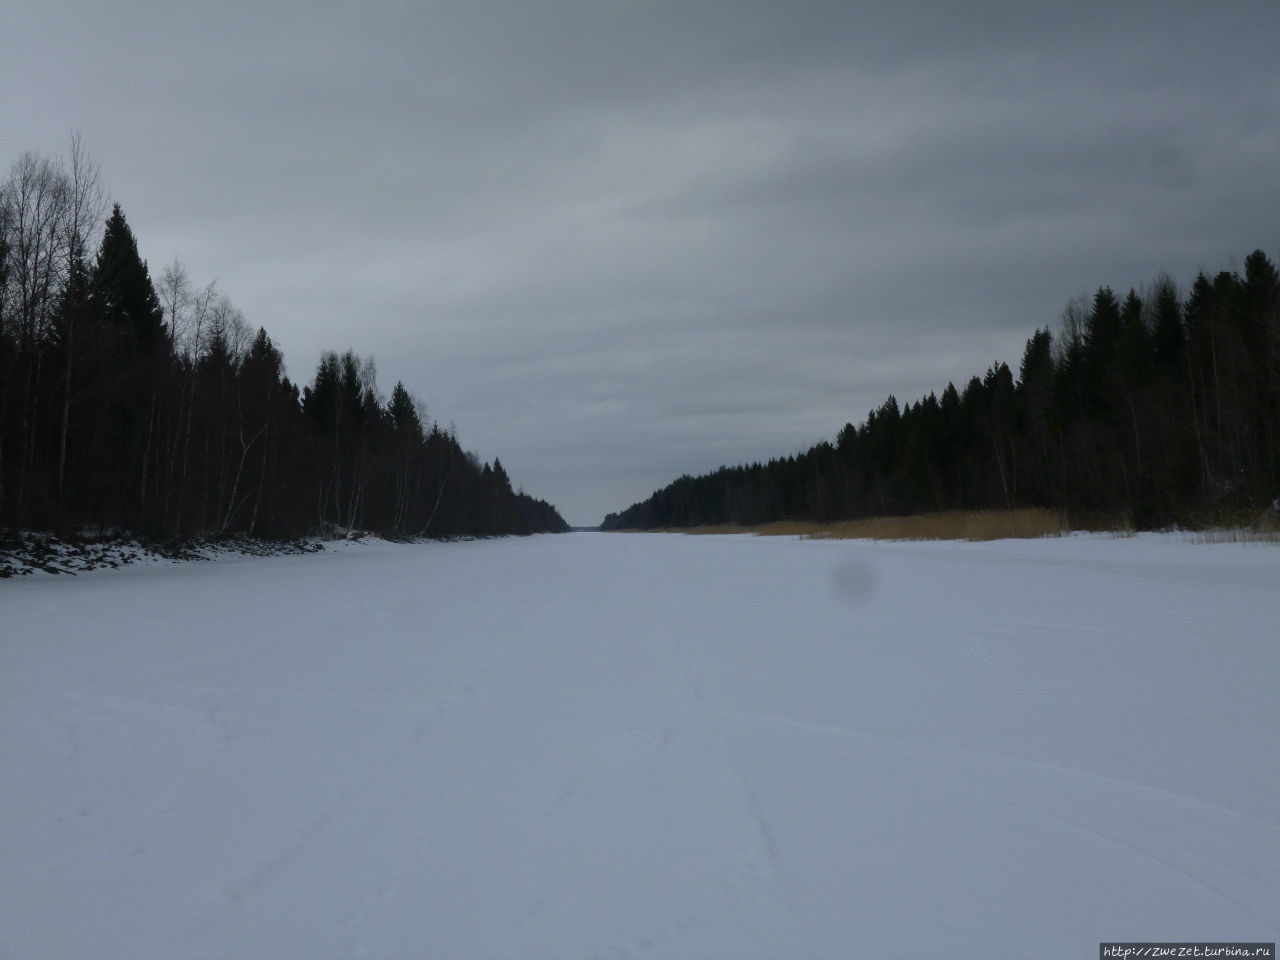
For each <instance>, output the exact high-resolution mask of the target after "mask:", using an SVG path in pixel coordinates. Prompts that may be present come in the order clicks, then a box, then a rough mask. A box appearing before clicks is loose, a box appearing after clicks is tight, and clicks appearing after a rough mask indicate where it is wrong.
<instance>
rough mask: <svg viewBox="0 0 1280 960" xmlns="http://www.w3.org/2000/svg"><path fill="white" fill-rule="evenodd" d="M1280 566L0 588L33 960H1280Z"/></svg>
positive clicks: (750, 571)
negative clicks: (1152, 953) (1133, 958)
mask: <svg viewBox="0 0 1280 960" xmlns="http://www.w3.org/2000/svg"><path fill="white" fill-rule="evenodd" d="M1278 613H1280V549H1276V548H1275V547H1274V546H1241V545H1238V544H1222V545H1196V544H1188V543H1180V542H1177V541H1176V540H1173V539H1171V538H1169V537H1158V536H1150V537H1145V536H1144V537H1136V538H1133V539H1104V538H1088V537H1072V538H1067V539H1062V540H1042V541H1028V542H1010V541H1005V542H997V543H990V544H969V543H935V544H887V543H868V542H854V541H844V542H839V541H826V542H802V541H797V540H784V539H756V538H746V537H684V536H675V535H669V536H663V535H644V536H641V535H624V534H573V535H567V536H558V537H550V536H544V537H534V538H529V539H521V540H503V541H488V542H484V541H479V542H470V543H454V544H426V545H396V544H387V543H362V544H351V545H347V546H346V547H345V548H344V549H342V550H339V551H327V552H325V553H323V554H307V555H300V556H286V557H273V558H257V557H225V558H222V559H219V560H217V561H215V562H212V563H200V564H162V565H151V566H136V567H130V568H127V569H122V570H114V571H112V570H104V571H97V572H93V573H90V574H84V575H81V576H79V577H76V578H74V579H72V578H66V577H36V578H25V579H23V580H21V581H17V580H13V581H8V582H4V583H0V956H4V957H77V958H84V957H132V958H165V960H172V958H184V957H193V958H194V957H270V958H285V957H310V958H324V957H388V958H391V957H394V958H402V957H584V958H585V957H602V958H621V957H638V956H644V955H652V956H655V957H833V958H834V957H841V958H843V957H852V956H857V957H881V956H911V957H942V956H946V957H979V956H981V957H1027V956H1035V957H1040V958H1052V957H1062V958H1067V957H1070V958H1079V957H1087V956H1094V955H1095V951H1096V950H1097V945H1098V943H1099V942H1100V941H1103V940H1163V941H1176V940H1251V941H1274V940H1278V939H1280V760H1278V759H1277V758H1278V757H1280V696H1277V681H1280V633H1278V632H1277V626H1276V624H1277V614H1278Z"/></svg>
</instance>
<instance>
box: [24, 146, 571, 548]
mask: <svg viewBox="0 0 1280 960" xmlns="http://www.w3.org/2000/svg"><path fill="white" fill-rule="evenodd" d="M104 218H105V222H104ZM335 529H337V530H347V531H350V530H353V529H355V530H370V531H375V532H378V533H382V534H386V535H390V536H399V537H456V536H486V535H499V534H527V533H537V532H559V531H563V530H567V529H568V525H567V524H566V523H565V521H564V519H563V518H562V517H561V516H560V514H559V513H558V512H557V511H556V509H555V508H554V507H553V506H551V505H550V504H548V503H546V502H544V501H541V500H535V499H534V498H532V497H530V496H528V495H526V494H525V493H523V492H522V491H518V490H513V489H512V486H511V481H510V479H509V477H508V476H507V473H506V471H505V469H504V468H503V466H502V463H501V462H500V461H499V460H498V459H497V458H495V459H494V460H493V462H492V464H489V463H483V464H482V463H481V462H480V461H479V460H478V459H477V458H476V457H475V456H474V455H472V454H469V453H467V452H465V451H464V450H463V449H462V447H461V446H460V445H459V443H458V440H457V438H456V437H455V436H454V433H453V431H452V430H451V429H450V430H442V429H441V428H440V426H439V425H438V424H435V423H432V422H430V421H429V419H428V417H427V414H426V407H425V405H424V404H422V403H421V402H420V401H419V400H418V399H417V398H416V397H415V396H414V395H413V394H412V393H410V392H409V391H408V390H407V389H406V388H405V386H404V385H403V384H401V383H397V384H396V385H395V387H394V388H393V389H392V391H391V396H390V398H387V399H384V398H383V396H382V394H381V393H380V392H379V390H378V386H377V381H376V371H375V367H374V363H373V359H372V357H370V358H367V359H364V358H361V357H359V356H357V355H356V354H354V353H352V352H350V351H348V352H346V353H344V354H342V355H338V354H337V353H332V352H329V353H325V354H324V355H323V356H322V358H321V360H320V363H319V366H318V368H317V370H316V372H315V376H314V378H313V379H312V381H311V383H310V384H307V385H304V386H302V387H301V388H299V386H298V384H296V383H295V382H293V381H292V380H290V378H289V377H288V376H286V374H285V368H284V358H283V357H282V356H281V353H280V351H279V350H278V349H276V347H275V346H274V345H273V344H272V342H271V338H270V337H269V336H268V335H267V332H266V330H265V328H262V327H259V328H258V329H257V330H256V332H255V331H254V330H253V329H252V328H251V327H250V326H249V325H248V323H247V322H246V320H245V318H244V316H243V315H242V314H241V312H240V311H239V310H238V309H237V308H236V307H235V306H234V305H233V304H232V302H231V301H230V300H229V299H228V298H227V296H226V295H224V294H223V293H221V292H220V291H219V290H217V289H216V287H215V286H214V285H213V284H210V285H208V286H206V287H204V288H197V287H196V286H195V285H194V284H193V283H192V281H191V280H190V278H189V277H188V275H187V272H186V270H185V269H184V268H183V267H182V266H181V265H180V264H178V263H174V264H173V265H171V266H168V267H165V268H164V270H163V271H162V273H161V275H160V277H159V280H158V282H153V279H152V277H151V274H150V271H149V268H148V265H147V262H146V261H145V260H143V259H142V258H141V256H140V255H139V253H138V245H137V242H136V240H135V238H134V235H133V232H132V231H131V229H130V228H129V225H128V222H127V221H126V219H125V216H124V213H123V211H122V210H121V208H120V206H119V205H118V204H117V205H115V206H114V207H113V208H112V209H111V211H110V214H109V215H108V214H107V201H106V193H105V190H104V188H103V185H102V183H101V178H100V174H99V171H98V168H97V167H96V165H95V164H93V163H92V162H91V161H90V160H89V159H88V157H87V156H86V155H85V153H84V151H83V149H82V148H81V146H80V142H79V139H78V138H73V140H72V148H71V154H70V157H69V160H68V161H66V162H64V161H62V160H60V159H51V158H48V157H44V156H40V155H37V154H35V153H26V154H24V155H23V156H21V157H20V158H19V159H18V160H17V161H15V162H14V164H13V165H12V167H11V169H10V171H9V173H8V175H7V177H6V179H4V180H3V181H0V531H5V530H7V531H10V532H12V533H15V534H16V533H18V532H20V531H23V530H48V531H53V532H56V533H62V534H80V533H84V532H85V531H87V530H103V531H127V532H130V533H133V534H136V535H142V536H147V537H152V538H156V539H172V540H187V539H198V538H212V539H216V538H222V537H227V536H232V535H248V536H255V537H263V538H295V537H299V536H303V535H308V534H314V533H318V532H324V531H332V530H335Z"/></svg>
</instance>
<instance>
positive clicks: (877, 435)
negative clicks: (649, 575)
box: [601, 250, 1280, 530]
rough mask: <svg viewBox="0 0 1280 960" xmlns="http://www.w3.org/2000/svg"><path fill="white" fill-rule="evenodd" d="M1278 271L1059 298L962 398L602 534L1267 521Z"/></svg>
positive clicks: (707, 489)
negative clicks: (1006, 513) (884, 520)
mask: <svg viewBox="0 0 1280 960" xmlns="http://www.w3.org/2000/svg"><path fill="white" fill-rule="evenodd" d="M1277 498H1280V277H1278V276H1277V272H1276V268H1275V265H1274V264H1273V263H1272V262H1271V261H1270V260H1269V259H1268V258H1267V256H1266V255H1265V254H1264V253H1263V251H1261V250H1257V251H1255V252H1254V253H1251V254H1250V255H1249V256H1248V257H1246V258H1245V262H1244V275H1243V276H1240V275H1239V274H1238V273H1236V272H1233V271H1223V272H1220V273H1218V274H1217V275H1216V276H1214V277H1209V276H1206V275H1205V274H1204V273H1203V272H1201V273H1200V274H1199V275H1198V276H1197V277H1196V279H1195V281H1194V282H1193V283H1192V285H1191V288H1190V291H1189V293H1187V295H1186V296H1183V295H1182V293H1180V291H1179V289H1178V287H1177V285H1176V284H1175V283H1174V281H1173V280H1172V279H1171V278H1170V277H1169V276H1168V275H1167V274H1161V275H1160V276H1158V277H1157V278H1156V279H1155V281H1154V282H1153V283H1151V285H1150V286H1148V287H1145V288H1143V289H1142V290H1141V291H1139V290H1135V289H1130V290H1129V292H1128V293H1127V294H1126V295H1125V296H1123V297H1119V296H1117V295H1116V294H1115V293H1114V292H1113V291H1112V289H1111V288H1110V287H1107V286H1103V287H1100V288H1099V289H1098V291H1097V292H1096V293H1095V294H1094V295H1093V297H1092V299H1091V300H1090V299H1089V298H1087V297H1082V298H1079V299H1077V300H1074V301H1072V302H1071V303H1069V304H1068V305H1067V307H1066V309H1065V310H1064V311H1063V314H1062V317H1061V320H1060V322H1059V324H1058V326H1057V328H1056V330H1054V331H1052V332H1051V331H1050V329H1049V328H1048V327H1045V328H1042V329H1039V330H1037V331H1036V332H1035V333H1034V334H1033V335H1032V336H1031V338H1030V339H1029V340H1028V341H1027V344H1026V348H1025V350H1024V352H1023V355H1022V362H1021V365H1020V367H1019V370H1018V375H1017V378H1016V379H1015V378H1014V375H1013V372H1012V371H1011V370H1010V368H1009V366H1008V365H1007V364H1005V363H996V364H993V365H992V366H991V367H990V368H989V369H988V370H987V371H986V373H985V374H984V375H983V376H981V377H978V376H974V377H972V378H971V379H970V380H969V382H968V383H967V384H965V385H964V387H963V388H962V389H957V388H956V387H955V385H954V384H952V383H948V384H947V386H946V387H945V388H944V389H943V390H942V392H941V395H938V394H935V393H930V394H929V395H928V396H927V397H924V398H922V399H920V400H917V401H915V402H914V403H909V404H907V406H905V407H901V406H899V403H898V400H897V399H896V398H895V397H893V396H890V397H889V398H888V399H887V400H885V402H884V403H883V404H881V405H880V407H879V408H877V409H875V410H872V411H870V412H869V413H868V414H867V417H866V419H865V420H863V421H862V422H861V423H860V424H858V425H857V426H854V425H853V424H852V423H847V424H845V426H844V427H843V428H842V429H841V430H840V431H839V433H838V435H837V437H836V440H835V443H830V442H826V441H824V442H821V443H818V444H817V445H815V446H813V447H811V448H810V449H809V450H807V451H805V452H803V453H800V454H797V455H793V456H787V457H780V458H777V459H774V460H770V461H769V462H768V463H765V464H761V463H754V464H751V465H749V466H737V467H721V468H720V469H718V470H716V471H715V472H713V473H710V474H707V475H704V476H699V477H692V476H688V475H686V476H683V477H680V478H679V479H678V480H676V481H674V482H673V483H671V484H669V485H668V486H666V487H664V488H663V489H661V490H658V491H656V492H655V493H654V494H653V495H652V496H650V497H649V498H648V499H646V500H644V501H641V502H640V503H636V504H634V505H633V506H631V507H629V508H628V509H626V510H624V511H622V512H621V513H617V514H613V513H611V514H609V515H608V516H607V517H606V518H605V520H604V523H603V524H602V525H601V527H602V529H606V530H617V529H642V530H650V529H656V528H669V527H676V528H678V527H695V526H703V525H715V524H733V525H748V526H754V525H759V524H765V523H771V522H775V521H784V520H808V521H816V522H832V521H838V520H853V519H860V518H864V517H881V516H901V515H909V514H920V513H932V512H942V511H949V510H1000V509H1013V508H1020V507H1039V508H1050V509H1055V510H1058V511H1061V512H1063V513H1064V514H1065V515H1066V516H1067V517H1068V519H1069V520H1070V522H1071V523H1072V524H1073V525H1079V526H1088V525H1091V524H1099V525H1106V526H1114V525H1117V524H1127V525H1132V526H1134V527H1137V528H1139V529H1151V528H1160V527H1166V526H1170V525H1173V524H1186V525H1197V526H1198V525H1206V524H1224V523H1225V524H1236V523H1240V522H1242V521H1244V520H1247V519H1249V518H1256V517H1258V516H1259V515H1260V514H1261V513H1262V512H1263V511H1267V510H1270V511H1272V512H1274V511H1276V510H1280V504H1278V501H1277Z"/></svg>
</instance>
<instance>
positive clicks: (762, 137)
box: [0, 0, 1280, 525]
mask: <svg viewBox="0 0 1280 960" xmlns="http://www.w3.org/2000/svg"><path fill="white" fill-rule="evenodd" d="M0 37H2V38H3V44H2V49H0V163H3V170H0V174H3V173H7V170H8V168H9V165H10V164H12V162H13V161H14V160H15V159H16V158H17V157H18V155H19V154H21V153H22V152H24V151H27V150H32V151H37V152H40V153H44V154H48V155H59V154H62V155H65V154H66V153H67V152H68V144H69V139H70V135H71V132H72V131H73V130H74V131H79V132H80V134H81V136H82V139H83V143H84V146H85V148H86V150H87V152H88V153H89V155H90V156H91V158H92V159H93V160H95V161H96V162H97V163H98V164H99V165H100V167H101V169H102V174H103V178H104V180H105V183H106V186H107V187H108V189H109V190H110V192H111V195H112V198H113V199H115V200H117V201H118V202H119V203H120V204H121V206H122V207H123V209H124V212H125V215H126V216H127V217H128V219H129V221H130V223H131V225H132V226H133V229H134V232H135V234H136V235H137V237H138V241H139V246H140V249H141V252H142V255H143V256H144V257H145V258H146V259H147V260H148V261H149V263H150V266H151V271H152V275H153V277H158V276H159V274H160V272H161V270H162V268H163V266H164V265H165V264H167V263H171V262H172V261H173V260H174V259H175V258H176V259H178V260H180V261H182V263H184V264H185V265H186V267H187V269H188V271H189V273H190V274H191V276H192V279H193V280H194V281H196V282H197V284H199V285H203V284H204V283H207V282H208V281H210V280H213V279H217V280H218V281H219V285H220V288H221V289H222V291H223V292H224V293H226V294H227V295H228V296H230V298H231V299H232V300H233V301H234V302H235V303H236V305H237V306H239V307H240V308H241V310H243V311H244V313H245V315H246V318H247V319H248V321H249V323H250V324H252V325H253V326H254V327H257V326H265V327H266V329H267V331H268V333H269V334H270V335H271V336H272V338H273V340H274V341H275V342H276V344H277V345H278V346H279V347H280V348H281V349H282V350H283V351H284V354H285V360H286V362H287V364H288V370H289V374H290V375H291V376H292V377H293V378H294V379H295V380H297V381H301V382H306V381H309V380H310V379H311V377H312V375H313V373H314V370H315V367H316V364H317V362H318V361H319V358H320V353H321V351H322V350H326V349H332V350H338V351H342V350H346V349H353V350H355V351H356V352H357V353H359V354H361V355H369V354H372V355H373V356H374V358H375V360H376V363H377V368H378V376H379V386H380V387H381V389H382V390H383V392H384V393H386V394H389V393H390V390H391V387H392V386H393V385H394V384H395V382H396V380H403V381H404V383H405V385H406V386H407V387H408V388H409V389H410V390H411V391H412V392H414V393H415V394H417V395H418V396H419V397H421V399H422V400H424V401H425V402H426V403H427V405H428V408H429V411H430V413H431V416H432V417H433V418H434V419H436V420H438V421H440V422H441V423H443V424H449V423H450V422H452V423H454V424H455V425H456V427H457V430H458V435H459V438H460V440H461V441H462V443H463V445H464V446H465V447H466V448H467V449H470V450H474V451H475V452H476V453H477V454H478V455H479V456H480V457H481V458H482V459H484V460H492V458H493V457H495V456H498V457H500V458H501V459H502V461H503V464H504V466H505V467H506V468H507V471H508V472H509V473H510V475H511V477H512V479H513V481H514V482H515V483H516V484H517V485H520V486H523V488H524V489H525V491H526V492H528V493H531V494H533V495H535V496H538V497H542V498H545V499H547V500H550V501H551V502H552V503H554V504H556V506H558V507H559V508H560V510H561V512H562V514H563V515H564V516H565V518H566V519H567V520H568V521H569V522H570V523H573V524H580V525H583V524H592V525H594V524H596V523H598V522H599V521H600V520H601V518H602V517H603V515H604V514H605V513H606V512H608V511H616V510H620V509H623V508H625V507H627V506H629V505H630V504H631V503H633V502H634V501H636V500H640V499H643V498H644V497H646V496H648V495H649V493H651V492H652V491H653V490H654V489H656V488H658V487H661V486H664V485H665V484H666V483H668V482H669V481H671V480H673V479H675V478H676V477H677V476H679V475H680V474H682V473H686V472H687V473H701V472H706V471H708V470H711V469H714V468H716V467H717V466H719V465H721V464H733V463H741V462H749V461H753V460H764V459H768V458H770V457H772V456H778V455H786V454H788V453H794V452H797V451H799V450H801V449H803V448H806V447H808V446H809V445H811V444H812V443H814V442H816V441H818V440H821V439H831V438H833V437H834V436H835V434H836V432H837V431H838V430H839V428H840V427H841V426H842V425H843V424H844V423H845V422H848V421H853V422H855V423H856V422H858V421H860V420H862V419H863V418H864V417H865V415H866V413H867V411H868V410H869V409H870V408H872V407H875V406H878V405H879V404H880V403H881V402H882V401H883V400H884V398H885V397H886V396H887V395H888V394H890V393H893V394H895V395H896V396H897V397H898V399H899V400H900V401H901V402H909V401H912V400H915V399H917V398H918V397H920V396H921V395H923V394H926V393H928V392H929V391H930V390H941V388H942V387H944V386H945V385H946V383H947V382H948V381H949V380H954V381H956V383H957V385H958V386H963V383H964V382H965V381H967V379H968V378H969V377H970V376H972V375H973V374H981V373H982V372H983V371H984V370H985V369H986V368H987V367H988V366H989V365H990V364H991V363H992V362H995V361H1000V360H1003V361H1006V362H1008V363H1009V364H1010V366H1011V367H1013V368H1014V370H1015V374H1016V370H1017V363H1018V360H1019V359H1020V356H1021V352H1022V347H1023V344H1024V343H1025V341H1026V339H1027V337H1028V336H1030V335H1031V333H1032V332H1033V330H1035V329H1036V328H1037V327H1039V326H1044V325H1046V324H1053V323H1054V322H1055V321H1056V320H1057V318H1058V316H1059V315H1060V313H1061V312H1062V308H1063V306H1064V305H1065V304H1066V302H1067V301H1068V300H1069V299H1071V298H1072V297H1075V296H1078V295H1080V294H1091V293H1092V292H1093V290H1094V289H1096V288H1097V287H1098V286H1099V285H1100V284H1104V283H1106V284H1110V285H1111V286H1113V287H1114V288H1116V289H1117V290H1119V291H1127V289H1128V288H1129V287H1130V286H1136V285H1140V284H1143V283H1148V282H1150V281H1151V280H1152V279H1154V277H1155V275H1156V274H1157V273H1158V272H1159V271H1161V270H1166V271H1168V272H1169V273H1170V274H1171V275H1172V276H1173V278H1174V279H1175V280H1176V281H1178V282H1179V283H1180V284H1182V285H1184V286H1185V285H1186V284H1188V283H1189V282H1190V281H1191V280H1192V279H1193V278H1194V276H1195V273H1196V271H1197V270H1200V269H1204V270H1206V271H1213V272H1216V271H1217V270H1220V269H1229V268H1238V267H1239V266H1240V265H1241V263H1242V262H1243V259H1244V257H1245V256H1246V255H1247V254H1248V253H1250V252H1251V251H1253V250H1255V249H1257V248H1262V249H1264V250H1266V251H1267V253H1268V255H1269V256H1271V257H1272V259H1273V260H1275V259H1277V254H1278V253H1280V3H1278V2H1276V0H1261V2H1253V3H1231V2H1220V3H1209V2H1195V3H1178V2H1172V0H1167V2H1166V0H1161V2H1147V3H1133V4H1125V3H1119V2H1107V3H1098V4H1085V3H1080V2H1076V0H1070V2H1068V0H1062V2H1058V3H1054V4H1040V3H1034V2H1021V3H1014V2H1009V3H1003V4H995V3H982V4H963V3H936V4H925V3H895V2H883V3H856V2H852V0H846V2H832V3H803V2H796V0H786V2H783V0H777V2H772V3H755V2H723V3H720V2H698V0H673V2H656V0H655V2H635V3H628V2H623V0H595V2H586V0H584V2H579V3H550V2H533V0H524V2H517V0H512V2H508V3H484V2H475V0H467V2H461V0H460V2H457V3H450V4H432V3H423V2H406V3H384V2H378V0H369V2H365V3H327V4H326V3H302V2H298V3H290V4H276V3H268V2H263V0H219V2H216V3H202V4H189V3H173V2H156V3H128V2H115V0H108V2H103V0H94V2H84V3H71V4H69V3H63V2H58V0H37V2H29V0H5V2H4V3H3V5H0Z"/></svg>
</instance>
